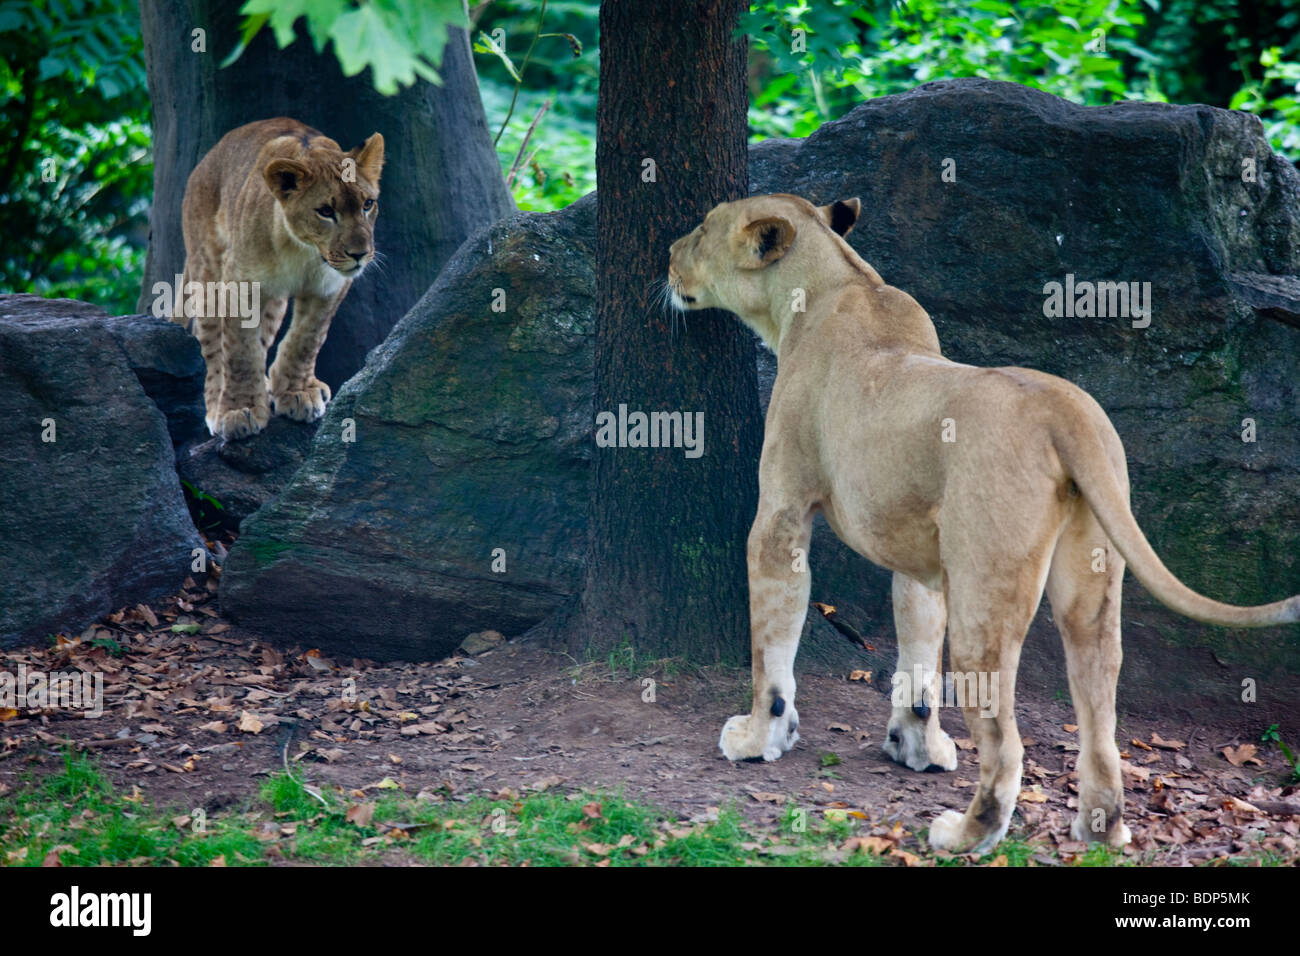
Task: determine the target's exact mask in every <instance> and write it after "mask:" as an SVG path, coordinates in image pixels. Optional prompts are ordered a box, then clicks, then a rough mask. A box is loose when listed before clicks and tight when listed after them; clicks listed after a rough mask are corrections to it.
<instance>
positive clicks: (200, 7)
mask: <svg viewBox="0 0 1300 956" xmlns="http://www.w3.org/2000/svg"><path fill="white" fill-rule="evenodd" d="M239 7H240V4H239V3H238V2H236V0H177V2H170V0H168V2H152V0H141V3H140V18H141V23H142V27H143V30H144V51H145V62H146V65H147V68H148V75H149V94H150V98H151V99H152V101H153V136H154V198H153V210H152V212H151V214H150V239H149V252H148V259H147V261H146V264H145V279H144V288H143V290H142V292H141V298H140V306H139V307H140V308H141V309H142V310H144V311H148V309H149V306H150V304H151V303H152V301H153V295H152V293H151V289H152V287H153V284H154V282H157V281H160V280H162V281H167V282H171V281H172V280H173V277H174V276H175V275H176V274H177V273H179V272H180V271H181V269H182V268H183V266H184V263H185V244H184V241H183V239H182V237H181V199H182V197H183V196H184V194H185V182H186V180H187V179H188V178H189V175H190V172H191V171H192V170H193V169H194V167H195V166H196V165H197V164H198V162H199V160H200V159H201V158H202V157H203V155H204V154H205V153H207V151H208V150H209V149H211V148H212V146H213V145H215V144H216V142H217V140H218V139H220V138H221V137H222V136H223V135H224V134H225V133H227V132H229V131H230V130H232V129H234V128H235V127H237V126H241V125H243V124H244V123H249V122H252V121H253V120H259V119H267V118H270V117H274V116H290V117H293V118H294V119H298V120H301V121H302V122H304V123H306V124H307V125H308V126H313V127H315V128H316V129H318V130H320V131H321V132H322V133H324V134H325V135H326V136H329V137H330V138H331V139H334V140H336V141H337V142H338V144H339V145H340V146H341V147H342V148H343V149H344V150H347V149H349V148H351V147H352V146H355V145H358V144H360V143H361V142H363V141H364V140H365V138H366V137H367V136H369V135H370V134H371V133H374V132H376V131H378V132H380V133H383V134H384V143H385V159H386V163H385V166H384V172H383V179H382V180H381V183H380V192H381V207H380V208H381V211H380V215H379V223H378V226H377V229H376V236H375V247H376V249H377V250H378V251H379V252H380V253H381V254H382V256H383V257H384V260H385V261H384V264H383V266H382V267H379V268H375V267H372V268H371V269H370V270H367V273H366V275H365V277H364V278H362V280H361V281H360V282H358V283H356V284H355V285H354V286H353V287H352V289H351V291H349V292H348V296H347V298H346V299H345V300H344V301H343V305H342V307H341V308H340V309H339V311H338V314H337V315H336V316H335V317H334V321H333V323H332V324H331V326H330V332H329V337H328V339H326V341H325V345H324V347H323V348H322V349H321V353H320V357H319V358H318V360H317V363H316V372H317V375H319V376H320V377H321V378H322V379H324V380H325V381H326V382H328V383H329V385H330V386H331V388H333V389H334V391H335V392H337V391H338V388H339V386H340V385H342V384H343V382H344V381H346V380H347V379H348V378H350V377H351V376H352V374H353V373H354V372H356V371H357V369H359V368H360V367H361V365H362V363H363V362H364V361H365V357H366V353H367V352H368V351H370V349H372V348H374V346H376V345H378V344H379V343H380V342H381V341H383V339H384V336H386V335H387V334H388V331H389V329H391V328H392V327H393V325H394V324H395V323H396V322H397V320H398V319H400V318H401V317H402V316H403V315H404V314H405V313H406V311H407V309H409V308H410V307H411V306H412V305H414V304H415V302H416V300H417V299H419V297H420V296H421V295H423V294H424V291H425V290H426V289H427V288H428V287H429V286H430V285H431V284H432V282H433V280H434V279H435V278H436V277H437V275H438V272H439V270H440V269H441V268H442V265H443V263H444V262H446V261H447V259H448V258H450V256H451V254H452V253H453V252H454V251H455V250H456V248H457V247H458V246H459V245H460V244H461V243H462V242H463V241H464V240H465V238H466V237H467V236H468V235H469V234H470V233H471V232H472V231H474V230H475V229H477V228H478V227H479V226H482V225H484V224H486V223H489V222H492V221H493V220H496V219H499V218H500V217H502V216H504V215H507V214H508V213H510V212H512V211H513V210H514V202H513V200H512V199H511V198H510V194H509V192H508V191H507V190H506V187H505V181H504V180H503V178H502V175H501V167H500V165H499V163H498V162H497V157H496V153H495V151H494V150H493V147H492V138H491V136H490V135H489V133H488V129H487V120H486V118H485V117H484V115H483V106H482V103H481V101H480V100H479V93H478V80H477V77H476V76H475V74H474V64H473V61H472V59H471V54H470V47H469V38H468V36H467V35H466V34H465V32H464V31H461V30H453V31H451V37H450V38H449V40H448V43H447V47H446V52H445V54H444V59H443V63H442V68H441V70H440V71H439V72H440V73H441V75H442V77H443V80H444V85H443V86H441V87H437V86H433V85H432V84H429V83H425V82H424V81H419V82H417V83H416V84H415V85H414V86H412V87H407V88H406V89H404V90H402V91H401V92H399V93H397V94H396V95H394V96H382V95H380V94H379V93H377V92H375V90H374V88H373V87H372V86H371V84H370V75H369V72H368V71H366V72H363V73H361V74H359V75H357V76H354V77H345V76H343V74H342V72H341V70H340V69H339V65H338V60H337V59H336V58H335V56H334V52H333V50H332V49H330V48H329V47H326V49H325V52H324V53H322V54H320V55H317V54H316V52H315V49H314V48H313V46H312V43H311V40H310V39H309V38H308V36H307V33H306V29H305V26H304V25H303V24H302V22H301V21H300V22H299V25H298V28H299V29H298V39H297V40H296V42H294V43H293V44H292V45H291V46H289V47H287V48H286V49H284V50H281V49H279V48H278V47H277V46H276V44H275V40H274V37H273V36H272V33H271V29H270V27H263V29H262V30H261V32H260V33H259V34H258V35H257V37H256V38H255V39H254V40H253V42H252V43H251V44H249V47H248V49H247V50H245V51H244V53H243V55H242V56H241V57H240V58H239V59H238V60H236V61H235V63H234V64H233V65H231V66H229V67H227V68H226V69H219V68H218V64H219V63H220V62H221V61H222V60H223V59H224V58H225V56H226V54H228V53H229V52H230V50H231V49H232V48H233V47H234V44H235V41H236V39H237V37H238V27H239V23H240V19H241V18H240V16H239V12H238V11H239ZM196 29H202V30H203V31H204V32H205V40H206V47H207V51H206V52H203V53H200V52H194V51H193V49H192V45H193V43H194V37H193V31H194V30H196ZM287 324H288V323H286V326H287Z"/></svg>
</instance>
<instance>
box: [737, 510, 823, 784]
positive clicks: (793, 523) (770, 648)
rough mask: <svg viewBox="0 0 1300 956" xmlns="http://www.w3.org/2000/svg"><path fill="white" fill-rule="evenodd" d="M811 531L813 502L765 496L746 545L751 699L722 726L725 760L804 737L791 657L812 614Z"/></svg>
mask: <svg viewBox="0 0 1300 956" xmlns="http://www.w3.org/2000/svg"><path fill="white" fill-rule="evenodd" d="M811 537H812V510H811V509H810V508H808V507H807V506H790V507H773V506H772V505H770V504H769V503H767V502H764V501H763V500H762V498H761V496H760V500H759V505H758V517H757V518H755V519H754V525H753V527H752V528H751V529H750V532H749V548H748V560H749V627H750V642H751V648H752V651H753V658H754V660H753V675H754V704H753V707H752V708H751V710H750V712H749V713H748V714H740V715H738V716H735V717H732V718H731V719H730V720H728V721H727V722H726V724H724V725H723V727H722V737H721V738H720V739H719V741H718V746H719V747H721V748H722V752H723V754H725V755H726V757H727V759H728V760H758V759H763V760H776V759H777V758H778V757H780V756H781V754H783V753H785V752H786V751H787V750H789V749H790V748H791V747H793V746H794V745H795V741H797V740H798V739H799V734H798V730H797V728H798V727H799V714H798V712H797V711H796V710H795V709H794V689H795V688H794V657H795V653H796V652H797V651H798V649H799V635H800V634H801V633H802V632H803V622H804V617H805V616H806V615H807V613H808V592H809V588H810V587H811V584H810V575H809V572H808V570H807V554H808V542H809V539H810V538H811ZM796 549H798V550H799V551H800V552H802V555H800V554H796Z"/></svg>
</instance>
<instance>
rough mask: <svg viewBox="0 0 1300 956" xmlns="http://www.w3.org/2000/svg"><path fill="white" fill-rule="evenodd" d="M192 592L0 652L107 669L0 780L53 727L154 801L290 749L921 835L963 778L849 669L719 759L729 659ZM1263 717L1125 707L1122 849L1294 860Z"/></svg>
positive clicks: (1046, 717)
mask: <svg viewBox="0 0 1300 956" xmlns="http://www.w3.org/2000/svg"><path fill="white" fill-rule="evenodd" d="M212 590H213V588H212V586H208V587H206V588H205V587H204V586H203V585H194V584H192V582H187V590H186V591H185V592H183V593H182V594H180V595H178V596H176V597H174V598H172V599H171V600H169V601H165V602H157V603H156V604H155V605H153V606H152V607H148V608H146V607H143V606H141V607H137V608H133V609H126V610H123V611H119V612H117V613H116V614H114V615H110V616H109V617H108V618H106V619H105V620H104V621H103V622H101V623H100V624H98V625H96V626H92V627H90V628H88V629H87V630H86V631H85V632H84V633H83V634H82V635H80V636H78V637H76V638H71V639H68V638H60V640H59V644H58V646H57V647H51V648H32V649H24V650H19V651H10V652H5V653H4V654H3V655H2V658H3V661H4V662H3V665H2V666H0V669H5V670H8V671H10V672H15V670H16V668H17V666H18V665H19V664H20V663H21V664H25V665H26V666H27V668H28V669H29V670H30V669H37V670H44V671H46V672H54V671H59V670H64V671H66V670H70V669H72V668H80V669H81V670H83V671H101V672H103V673H104V680H105V685H104V689H105V698H106V704H105V708H104V712H103V714H102V716H100V717H98V718H94V719H88V718H86V717H84V716H83V715H82V714H80V713H70V712H68V711H66V710H56V709H47V710H46V711H44V712H39V713H33V712H31V711H22V712H18V713H14V712H12V711H9V712H6V711H0V720H3V723H0V795H2V794H3V793H4V792H5V791H6V790H8V789H10V788H12V787H15V786H18V785H19V781H18V777H19V776H20V774H22V773H24V772H26V771H27V770H28V769H29V768H30V767H33V766H37V762H36V761H34V760H33V759H32V758H33V757H34V756H35V755H37V754H39V753H41V752H52V751H53V750H54V749H55V748H57V747H58V746H59V745H60V744H61V743H62V742H63V741H65V740H71V741H73V742H74V745H75V746H78V747H81V748H84V749H86V750H89V751H93V752H94V753H96V755H97V756H98V758H99V760H100V762H101V765H102V767H103V769H104V771H105V772H106V774H107V775H108V776H109V777H110V779H111V780H112V781H113V783H114V784H115V785H116V786H117V787H118V788H119V789H120V790H122V791H125V792H133V788H135V787H138V788H139V790H140V791H141V792H143V793H144V794H145V795H146V796H147V797H148V798H149V799H150V800H151V801H152V802H153V803H154V805H156V806H160V807H177V808H183V809H185V810H190V809H194V808H197V807H204V808H205V809H206V810H207V811H208V812H209V813H214V812H216V811H219V810H221V809H223V808H237V807H242V806H244V805H246V804H247V803H248V802H249V801H250V800H252V799H253V798H254V796H255V794H256V792H257V788H258V786H259V785H260V782H261V780H262V779H263V778H264V776H265V775H266V774H268V773H273V772H277V771H280V770H281V769H282V768H283V764H284V761H286V760H288V761H289V762H291V765H292V766H293V769H294V773H295V775H298V776H301V777H302V778H304V779H305V780H306V781H307V782H309V783H311V784H314V785H316V786H320V787H330V786H333V785H337V786H339V787H342V788H345V789H347V790H363V789H366V788H371V787H374V786H375V785H377V784H378V783H379V782H380V781H382V780H384V778H391V779H392V780H393V781H395V782H396V783H397V784H398V785H399V786H400V787H401V788H402V789H403V790H405V791H406V792H407V793H409V794H411V795H415V794H416V793H418V792H419V791H420V790H422V789H425V788H439V787H447V788H449V789H451V790H453V791H455V792H460V793H464V792H483V793H496V792H498V791H500V790H502V789H503V788H506V787H509V788H511V789H513V790H515V791H524V790H529V789H532V790H537V789H548V788H552V787H559V788H563V789H565V790H577V789H584V790H603V791H621V792H622V793H623V795H624V796H625V797H627V798H629V799H635V800H640V801H644V802H647V803H650V804H653V805H655V806H658V807H660V808H663V809H664V810H666V811H668V812H669V813H672V814H676V815H677V817H678V818H679V819H691V818H695V819H698V820H703V819H707V818H708V817H709V815H710V814H712V813H715V812H716V811H715V810H714V809H713V808H719V807H726V806H731V805H734V806H735V807H736V808H737V809H738V810H739V811H740V812H741V813H743V815H744V816H745V817H746V818H748V819H749V820H750V821H752V822H753V823H754V824H755V825H757V826H759V827H764V828H775V827H776V826H777V825H778V821H779V820H780V819H781V818H783V817H784V816H785V814H786V812H787V807H788V804H789V803H790V802H793V803H794V804H796V805H797V806H800V807H804V808H806V809H807V810H808V811H809V813H810V814H813V813H820V812H822V811H824V810H826V809H831V808H844V809H850V810H858V811H860V812H861V813H862V815H864V816H865V817H866V819H867V820H869V821H871V822H872V823H878V824H885V825H889V824H892V823H894V822H895V821H900V822H901V823H902V825H903V826H904V827H905V828H906V829H907V830H908V831H909V832H910V833H911V834H912V836H911V837H909V842H911V843H915V844H916V846H922V845H923V844H922V842H921V840H920V838H919V837H918V836H917V835H916V834H917V831H918V830H922V829H923V828H924V827H926V826H927V825H928V822H929V821H930V820H931V819H932V818H933V817H934V816H935V815H936V814H937V813H938V812H940V811H942V810H944V809H946V808H957V809H962V808H964V807H965V806H966V805H967V803H968V802H969V799H970V796H971V793H972V787H973V782H974V781H975V780H977V779H978V766H977V762H976V755H975V751H974V750H973V749H971V745H970V741H969V739H967V732H966V728H965V726H964V724H963V722H962V718H961V714H960V712H959V711H958V710H957V709H956V708H947V709H945V710H943V712H942V715H941V719H942V723H943V726H944V728H945V729H946V730H947V731H948V732H949V733H950V734H951V735H952V736H953V737H954V738H956V739H957V741H958V747H959V760H960V763H959V766H958V769H957V770H956V771H955V772H952V773H937V774H921V773H916V772H913V771H911V770H908V769H906V768H904V767H901V766H899V765H897V764H895V763H893V762H891V761H890V760H889V759H888V758H886V757H885V755H884V753H883V752H882V751H881V749H880V744H881V741H882V738H883V736H884V731H885V726H886V723H887V721H888V718H889V709H890V707H889V698H888V695H887V693H885V692H884V690H883V689H882V688H881V687H880V686H878V682H876V681H871V680H864V679H862V675H861V674H858V675H857V678H858V679H849V675H845V676H843V677H840V678H831V677H813V676H806V677H804V678H803V679H802V680H801V683H800V687H799V698H798V707H799V713H800V726H799V729H800V733H801V734H802V740H801V741H800V742H799V743H798V745H797V746H796V747H795V749H794V750H793V751H792V752H790V753H789V754H787V755H786V756H785V757H783V758H782V759H781V760H779V761H777V762H774V763H742V764H736V765H733V764H731V763H729V762H728V761H727V760H726V759H724V758H723V757H722V755H721V753H720V752H719V750H718V747H717V738H718V734H719V731H720V729H721V726H722V723H723V721H724V720H725V719H726V718H727V717H728V716H730V715H731V714H734V713H740V712H744V711H746V710H747V709H748V672H747V671H741V670H737V669H731V668H702V669H700V668H683V667H678V666H675V665H674V664H673V662H663V663H661V664H658V665H653V666H639V665H635V664H633V665H631V666H630V668H626V667H625V666H620V665H618V664H617V662H615V664H614V666H611V663H610V662H608V661H602V662H595V663H592V662H578V661H575V660H573V659H572V658H570V657H568V656H567V655H563V654H558V653H555V652H554V651H551V650H549V649H547V648H545V647H542V646H538V645H537V644H535V643H530V642H512V643H506V644H502V645H499V646H497V647H495V648H493V649H491V650H488V651H486V652H483V653H481V654H479V655H477V656H459V657H454V658H451V659H448V660H446V661H442V662H439V663H433V664H389V665H382V664H375V663H373V662H366V661H340V660H327V659H325V658H323V657H321V656H320V655H319V654H318V653H317V652H314V651H310V650H306V651H304V650H303V649H301V648H299V649H280V648H276V647H272V646H271V645H268V644H266V643H265V642H263V641H262V640H261V638H260V637H259V636H258V635H255V634H249V633H246V632H243V631H241V630H240V629H238V628H236V627H234V626H232V625H231V624H230V623H229V622H226V621H224V620H222V619H221V618H220V616H219V614H218V613H217V611H216V610H215V604H216V602H215V600H214V599H213V595H212ZM873 639H874V638H873ZM881 639H883V640H885V641H888V636H887V635H881ZM115 650H124V653H120V654H115V653H114V651H115ZM647 679H648V680H650V681H653V685H652V686H651V685H648V684H647V683H646V681H647ZM650 698H653V699H650ZM1016 712H1017V717H1018V720H1019V723H1020V730H1021V734H1022V736H1023V737H1024V743H1025V749H1026V760H1025V778H1024V784H1023V786H1024V792H1023V793H1022V795H1021V800H1020V803H1019V805H1018V810H1017V813H1016V815H1015V817H1014V818H1013V822H1012V830H1011V834H1010V835H1011V836H1014V837H1019V838H1021V839H1027V840H1029V841H1030V842H1041V843H1042V844H1043V845H1044V847H1045V848H1047V849H1050V850H1054V851H1055V853H1054V854H1048V853H1045V854H1043V856H1042V857H1041V859H1040V862H1045V863H1046V862H1059V861H1060V860H1061V859H1065V860H1067V861H1068V860H1069V859H1070V858H1071V856H1072V855H1074V854H1077V853H1081V852H1082V851H1083V849H1084V847H1083V845H1082V844H1077V843H1073V842H1072V841H1071V840H1070V837H1069V833H1068V829H1069V822H1070V820H1071V819H1072V817H1073V811H1072V809H1071V807H1072V806H1073V805H1074V790H1075V786H1076V780H1077V778H1076V775H1075V773H1074V760H1075V755H1076V744H1075V734H1074V733H1073V730H1074V727H1073V719H1074V718H1073V714H1072V712H1071V710H1070V708H1069V705H1068V703H1067V702H1065V701H1060V700H1038V699H1032V698H1025V697H1021V699H1019V700H1017V702H1016ZM1260 730H1261V728H1256V727H1249V728H1248V727H1244V726H1239V727H1231V726H1223V725H1212V724H1190V723H1183V722H1170V723H1161V722H1159V721H1148V720H1139V719H1132V718H1129V719H1124V720H1122V721H1121V724H1120V728H1119V731H1118V734H1117V738H1118V740H1119V742H1120V744H1121V749H1122V751H1123V754H1124V758H1125V762H1124V772H1125V783H1126V788H1127V794H1126V809H1125V817H1126V820H1127V822H1128V823H1129V825H1130V827H1131V828H1132V830H1133V832H1134V843H1133V845H1132V846H1131V847H1130V848H1129V850H1128V851H1127V852H1129V853H1130V855H1132V856H1133V857H1134V858H1135V859H1136V860H1138V861H1141V862H1144V863H1156V864H1166V865H1168V864H1173V865H1179V864H1186V863H1189V862H1205V861H1212V860H1216V859H1222V858H1227V857H1233V856H1236V855H1239V854H1242V853H1247V852H1256V853H1257V852H1258V851H1260V850H1261V849H1262V850H1264V851H1266V852H1268V853H1269V854H1271V855H1272V856H1273V857H1274V858H1282V859H1285V860H1290V861H1292V862H1294V861H1297V860H1300V788H1297V787H1295V786H1286V779H1287V774H1286V766H1285V762H1284V761H1283V759H1282V757H1281V755H1280V754H1279V753H1278V751H1277V750H1276V748H1275V747H1272V746H1267V747H1266V746H1263V745H1261V744H1259V742H1258V741H1259V733H1260ZM56 763H57V761H48V760H47V761H43V762H42V763H41V765H42V766H49V767H53V766H54V765H55V764H56ZM38 772H39V770H38ZM1035 859H1039V857H1035Z"/></svg>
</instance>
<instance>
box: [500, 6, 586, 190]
mask: <svg viewBox="0 0 1300 956" xmlns="http://www.w3.org/2000/svg"><path fill="white" fill-rule="evenodd" d="M598 24H599V4H598V3H597V2H596V0H584V2H572V0H498V2H496V3H493V4H491V5H489V6H488V7H487V8H486V9H485V10H484V12H483V16H482V19H480V20H479V21H478V22H477V23H476V24H475V25H474V38H475V39H474V52H475V53H476V54H477V55H476V57H475V67H476V70H477V72H478V79H479V90H480V93H481V94H482V99H483V108H484V110H485V112H486V113H487V118H488V125H489V127H491V128H493V129H497V130H499V132H498V133H497V134H496V137H497V140H496V146H497V158H498V159H499V160H500V162H501V168H502V171H503V173H505V174H509V171H510V170H511V169H512V168H513V167H514V166H515V164H516V162H517V163H518V166H519V171H518V173H517V174H516V176H515V178H514V179H513V180H512V181H511V183H510V187H511V191H512V193H513V194H514V197H515V203H516V204H517V205H518V206H519V208H520V209H531V210H542V211H546V210H551V209H560V208H563V207H564V206H567V205H569V203H571V202H573V201H574V200H576V199H579V198H581V197H582V196H585V195H586V194H587V193H589V192H591V190H593V189H595V188H596V87H597V81H598V79H599V73H600V66H599V56H598V47H599V43H598ZM548 100H549V101H550V104H551V105H550V107H549V108H548V109H547V110H546V111H545V113H544V114H543V115H542V117H541V119H540V120H538V121H537V125H536V127H535V128H534V129H533V131H532V134H531V135H529V133H528V128H529V126H530V124H532V123H533V121H534V119H535V118H536V117H537V116H538V113H539V111H540V110H541V109H542V105H543V104H544V103H546V102H547V101H548ZM525 138H527V142H525ZM521 154H522V155H521Z"/></svg>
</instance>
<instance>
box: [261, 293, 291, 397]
mask: <svg viewBox="0 0 1300 956" xmlns="http://www.w3.org/2000/svg"><path fill="white" fill-rule="evenodd" d="M288 308H289V297H288V296H287V295H286V296H281V297H280V298H278V299H269V300H268V301H267V303H266V305H265V306H264V307H263V309H262V321H261V322H260V323H259V324H258V327H257V331H258V339H259V340H260V344H261V346H262V367H263V368H266V358H267V356H268V355H269V354H270V352H271V346H272V345H274V344H275V337H276V336H277V335H279V334H280V326H281V325H282V324H283V323H284V313H285V312H286V310H288ZM265 381H266V392H267V394H268V395H269V394H270V393H271V376H270V375H267V376H266V378H265Z"/></svg>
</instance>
